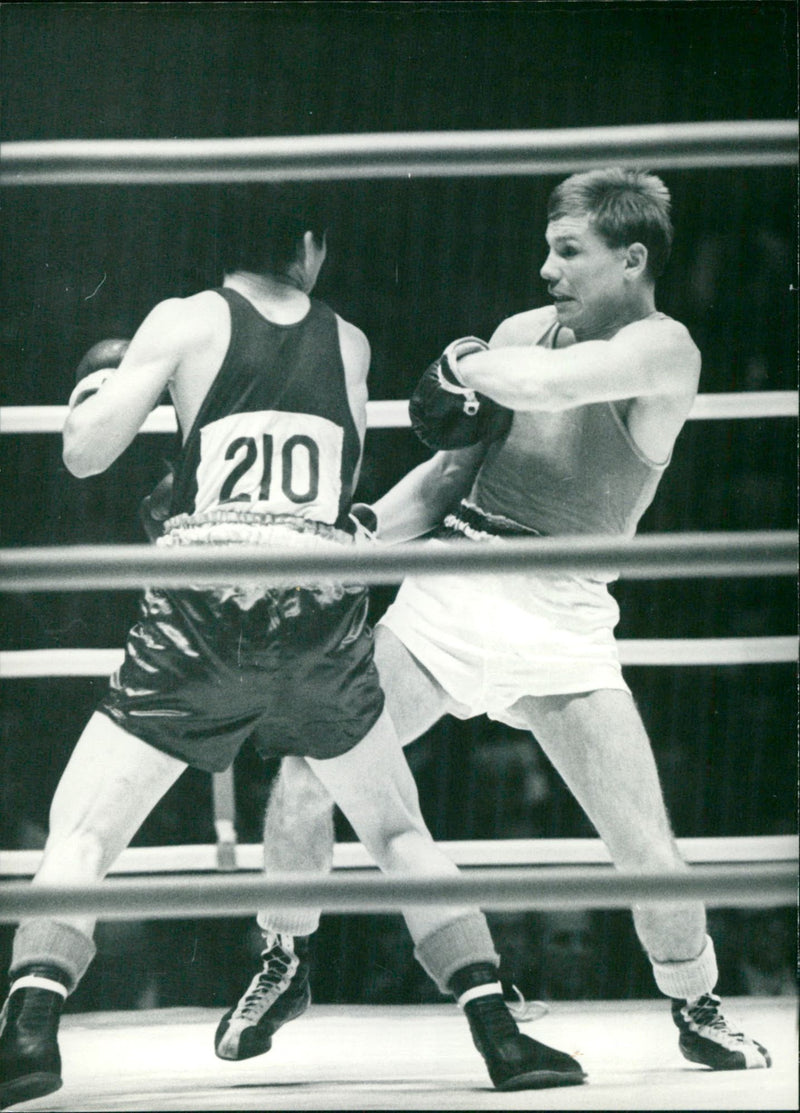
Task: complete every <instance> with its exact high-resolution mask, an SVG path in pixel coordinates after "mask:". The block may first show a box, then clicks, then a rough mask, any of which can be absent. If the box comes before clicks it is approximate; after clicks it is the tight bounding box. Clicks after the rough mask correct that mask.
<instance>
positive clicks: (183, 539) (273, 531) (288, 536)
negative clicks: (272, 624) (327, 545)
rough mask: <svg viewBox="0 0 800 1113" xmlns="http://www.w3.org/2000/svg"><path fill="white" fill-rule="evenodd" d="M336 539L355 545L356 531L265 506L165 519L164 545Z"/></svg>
mask: <svg viewBox="0 0 800 1113" xmlns="http://www.w3.org/2000/svg"><path fill="white" fill-rule="evenodd" d="M328 541H332V542H334V543H336V544H338V545H351V544H352V543H353V535H352V534H350V533H347V531H346V530H343V529H337V528H336V527H335V526H331V525H328V524H327V523H326V522H317V521H314V520H313V519H311V518H298V517H296V516H295V515H294V514H270V513H269V512H267V511H261V510H239V509H235V510H234V509H230V510H227V509H222V508H218V509H215V510H206V511H202V512H201V513H198V514H176V515H175V517H173V518H168V519H167V521H166V522H165V523H164V533H163V536H162V537H161V538H159V543H160V544H162V545H205V544H231V545H249V544H254V545H262V544H264V545H278V546H281V547H287V548H288V547H300V548H305V547H313V546H314V545H315V544H317V543H318V542H323V543H324V542H328Z"/></svg>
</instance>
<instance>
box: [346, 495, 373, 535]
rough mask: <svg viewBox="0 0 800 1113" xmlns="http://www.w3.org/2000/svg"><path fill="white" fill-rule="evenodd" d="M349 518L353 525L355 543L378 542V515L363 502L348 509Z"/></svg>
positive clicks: (356, 503)
mask: <svg viewBox="0 0 800 1113" xmlns="http://www.w3.org/2000/svg"><path fill="white" fill-rule="evenodd" d="M350 518H351V520H352V522H353V524H354V525H355V531H354V537H355V539H356V542H359V541H377V540H378V515H377V514H376V513H375V511H374V510H373V509H372V507H371V506H368V505H367V503H365V502H354V503H353V505H352V506H351V507H350Z"/></svg>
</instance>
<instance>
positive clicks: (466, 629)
mask: <svg viewBox="0 0 800 1113" xmlns="http://www.w3.org/2000/svg"><path fill="white" fill-rule="evenodd" d="M487 517H488V516H487ZM447 532H448V534H449V536H450V537H451V538H452V537H454V536H457V537H460V538H462V539H463V537H464V535H465V533H464V531H463V530H462V531H461V532H459V533H456V532H455V531H451V530H448V531H447ZM470 534H471V535H472V536H474V535H475V534H474V531H470V532H468V533H467V534H466V535H467V536H470ZM483 537H484V538H486V537H487V535H486V534H484V535H483ZM488 540H489V541H490V542H491V538H488ZM447 543H448V542H447V540H440V539H438V538H437V539H435V540H431V541H429V542H426V544H428V545H430V546H432V547H433V546H442V545H446V544H447ZM618 621H619V607H618V606H617V602H616V600H615V599H614V598H613V596H612V595H611V594H610V592H609V590H608V586H607V584H606V583H605V582H604V581H602V580H598V579H592V578H590V577H586V576H578V575H572V574H569V573H555V572H553V573H550V572H537V573H525V574H519V573H514V574H510V575H502V574H494V573H491V574H482V575H476V576H469V575H464V574H459V575H457V576H435V577H433V576H431V577H425V576H412V577H408V578H407V579H406V580H405V581H404V582H403V585H402V587H401V588H400V591H399V593H398V595H397V598H396V600H395V602H394V603H393V604H392V606H391V607H389V609H388V610H387V612H386V614H385V615H384V616H383V618H382V619H381V620H380V622H381V623H382V624H383V625H384V626H386V627H387V628H388V629H389V630H391V631H392V632H393V633H394V634H395V635H396V636H397V637H398V638H399V639H400V641H401V642H402V643H403V645H404V646H405V647H406V648H407V649H408V650H409V652H410V653H412V654H413V656H414V657H416V658H417V660H418V661H420V663H421V664H422V665H424V667H425V668H426V669H427V670H428V671H429V672H430V673H431V674H432V675H433V677H434V678H435V679H436V680H437V681H438V682H439V684H441V686H442V687H443V688H444V689H445V691H446V692H447V693H448V695H450V696H451V697H452V699H453V700H455V701H456V702H457V703H458V704H460V705H461V708H460V709H458V710H454V714H456V715H459V716H460V717H462V718H471V717H472V716H474V715H480V714H486V715H488V716H489V718H491V719H496V720H497V721H498V722H501V723H507V724H508V725H509V726H511V727H514V728H518V729H527V726H528V724H527V723H526V722H525V721H524V720H522V719H521V718H520V717H519V716H517V715H516V714H515V713H514V712H513V711H512V705H513V704H515V703H516V702H517V700H519V699H521V698H522V697H523V696H552V695H566V694H569V693H578V692H591V691H596V690H598V689H600V688H617V689H621V690H622V691H626V692H627V691H630V689H629V688H628V685H627V684H626V683H625V680H624V679H623V676H622V669H621V666H620V662H619V654H618V651H617V646H616V642H615V640H614V633H613V631H614V627H615V626H616V625H617V622H618Z"/></svg>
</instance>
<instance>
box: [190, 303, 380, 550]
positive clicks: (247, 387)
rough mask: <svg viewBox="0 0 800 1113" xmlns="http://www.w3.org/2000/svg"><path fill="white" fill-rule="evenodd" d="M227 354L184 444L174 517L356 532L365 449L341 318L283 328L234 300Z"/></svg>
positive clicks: (310, 316) (321, 306) (328, 313)
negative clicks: (232, 517) (352, 518)
mask: <svg viewBox="0 0 800 1113" xmlns="http://www.w3.org/2000/svg"><path fill="white" fill-rule="evenodd" d="M215 292H216V293H218V294H219V295H220V296H221V297H222V298H224V299H225V301H226V302H227V303H228V306H229V308H230V315H231V339H230V344H229V346H228V351H227V353H226V355H225V358H224V360H223V362H222V366H221V367H220V369H219V371H218V372H217V376H216V378H215V379H214V381H213V383H212V384H211V386H210V387H209V390H208V393H207V395H206V397H205V399H204V400H203V403H202V405H201V407H200V410H199V412H198V414H197V418H196V419H195V422H194V425H193V426H192V428H191V431H190V432H189V435H188V437H187V438H186V441H185V443H184V444H183V446H182V448H181V450H180V455H179V459H178V462H177V466H176V469H175V483H174V490H173V496H172V502H171V506H170V513H171V514H172V515H177V514H190V515H191V514H201V513H202V514H204V513H207V512H208V511H214V510H217V509H220V508H223V509H225V510H226V511H231V510H232V511H234V512H235V511H236V510H237V509H241V510H242V512H243V520H244V519H245V517H246V515H248V514H250V513H252V512H256V513H258V514H260V515H264V514H275V515H285V514H290V515H293V516H295V517H299V518H304V519H309V520H311V521H316V522H324V523H326V524H328V525H331V526H338V527H339V528H340V529H342V528H346V526H347V514H348V511H349V509H350V504H351V501H352V495H353V479H354V474H355V471H356V468H357V466H358V461H359V458H360V455H361V444H360V440H359V436H358V431H357V430H356V426H355V422H354V421H353V415H352V413H351V410H350V402H349V399H348V396H347V385H346V382H345V372H344V364H343V362H342V354H341V350H340V347H339V333H338V328H337V323H336V315H335V313H334V312H333V310H332V309H330V307H329V306H327V305H326V304H325V303H324V302H321V301H317V300H316V299H313V298H312V299H311V308H310V309H309V312H308V313H307V314H306V316H305V317H304V318H303V319H302V321H298V322H297V323H296V324H292V325H279V324H274V323H273V322H272V321H269V320H267V319H266V318H265V317H263V316H262V315H261V314H260V313H259V312H258V310H256V309H255V307H254V306H253V305H251V304H250V302H249V301H248V300H247V299H246V298H244V297H242V295H241V294H238V293H237V292H236V291H235V290H231V289H228V288H227V287H222V288H220V289H218V290H216V291H215Z"/></svg>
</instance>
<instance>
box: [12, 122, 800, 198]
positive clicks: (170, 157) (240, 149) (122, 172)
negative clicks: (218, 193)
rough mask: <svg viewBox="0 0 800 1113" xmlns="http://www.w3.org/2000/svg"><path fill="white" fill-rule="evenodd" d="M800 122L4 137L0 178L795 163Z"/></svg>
mask: <svg viewBox="0 0 800 1113" xmlns="http://www.w3.org/2000/svg"><path fill="white" fill-rule="evenodd" d="M797 148H798V137H797V124H796V122H795V121H793V120H738V121H719V122H712V123H684V124H644V125H640V124H637V125H626V126H620V127H598V128H555V129H551V130H517V131H455V132H424V131H423V132H392V133H374V132H368V133H365V134H361V135H312V136H291V137H254V138H235V139H55V140H33V141H27V140H25V141H21V142H11V143H5V144H3V149H2V161H1V162H0V185H7V186H14V185H17V186H23V185H24V186H29V185H114V184H121V185H126V186H129V185H132V184H150V185H152V184H170V183H179V182H182V183H192V182H196V183H203V182H205V183H220V182H237V181H238V182H241V181H287V180H295V181H301V180H305V181H309V180H326V181H334V180H345V179H348V180H351V179H364V178H409V177H412V176H413V177H447V176H455V175H469V176H487V175H508V174H563V173H572V172H573V171H577V170H587V169H590V168H591V167H594V166H599V165H607V164H608V163H611V162H613V163H616V164H617V165H624V166H638V165H641V164H642V163H646V164H647V165H648V167H650V168H651V169H654V170H655V169H666V168H672V169H681V168H685V169H688V168H695V167H704V166H789V165H794V164H795V163H796V161H797Z"/></svg>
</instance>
